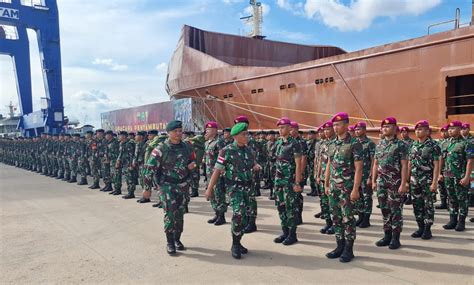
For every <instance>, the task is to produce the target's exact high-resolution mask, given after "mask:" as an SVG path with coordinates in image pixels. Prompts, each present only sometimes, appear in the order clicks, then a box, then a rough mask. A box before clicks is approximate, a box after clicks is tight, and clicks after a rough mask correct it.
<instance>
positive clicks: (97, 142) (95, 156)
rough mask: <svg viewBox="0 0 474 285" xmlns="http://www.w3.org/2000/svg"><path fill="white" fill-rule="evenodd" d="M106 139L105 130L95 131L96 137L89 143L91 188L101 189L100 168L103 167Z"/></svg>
mask: <svg viewBox="0 0 474 285" xmlns="http://www.w3.org/2000/svg"><path fill="white" fill-rule="evenodd" d="M103 139H104V130H103V129H98V130H96V131H95V137H93V138H91V140H90V141H89V145H88V152H89V153H90V155H89V165H90V168H91V176H92V185H91V186H89V189H100V185H99V182H100V169H101V156H100V155H101V154H102V152H101V145H102V140H103Z"/></svg>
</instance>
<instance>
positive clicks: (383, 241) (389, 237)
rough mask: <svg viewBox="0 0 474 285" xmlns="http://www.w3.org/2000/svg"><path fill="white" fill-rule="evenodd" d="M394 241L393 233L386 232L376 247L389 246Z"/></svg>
mask: <svg viewBox="0 0 474 285" xmlns="http://www.w3.org/2000/svg"><path fill="white" fill-rule="evenodd" d="M391 240H392V231H385V232H384V235H383V238H382V239H380V240H379V241H378V242H376V243H375V245H376V246H379V247H380V246H387V245H389V244H390V241H391Z"/></svg>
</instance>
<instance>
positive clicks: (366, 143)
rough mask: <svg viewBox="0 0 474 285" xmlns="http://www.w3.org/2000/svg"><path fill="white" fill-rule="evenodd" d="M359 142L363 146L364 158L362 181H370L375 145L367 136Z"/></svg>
mask: <svg viewBox="0 0 474 285" xmlns="http://www.w3.org/2000/svg"><path fill="white" fill-rule="evenodd" d="M359 142H360V143H361V144H362V156H363V158H364V159H363V161H364V166H363V168H362V180H363V181H367V179H369V177H370V174H371V171H370V170H371V169H372V159H373V158H374V156H375V143H374V142H373V141H372V140H371V139H369V138H368V137H367V136H364V137H362V138H359Z"/></svg>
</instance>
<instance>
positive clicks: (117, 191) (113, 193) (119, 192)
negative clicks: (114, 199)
mask: <svg viewBox="0 0 474 285" xmlns="http://www.w3.org/2000/svg"><path fill="white" fill-rule="evenodd" d="M109 194H110V195H114V196H117V195H122V189H120V188H117V189H115V190H114V191H112V192H110V193H109Z"/></svg>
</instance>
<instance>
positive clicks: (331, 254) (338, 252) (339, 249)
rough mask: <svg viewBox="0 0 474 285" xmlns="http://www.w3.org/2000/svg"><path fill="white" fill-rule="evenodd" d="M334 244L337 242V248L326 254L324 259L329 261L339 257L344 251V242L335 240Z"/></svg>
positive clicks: (343, 240)
mask: <svg viewBox="0 0 474 285" xmlns="http://www.w3.org/2000/svg"><path fill="white" fill-rule="evenodd" d="M336 242H337V247H336V248H335V249H334V250H333V251H331V252H328V253H326V257H327V258H329V259H334V258H339V257H341V254H342V252H343V251H344V246H345V242H346V240H345V239H340V240H336Z"/></svg>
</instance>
